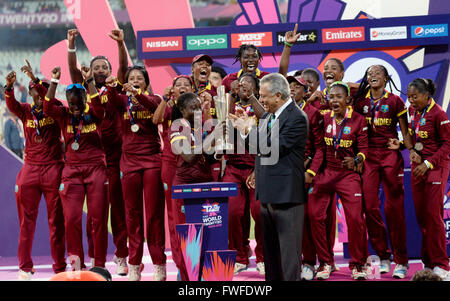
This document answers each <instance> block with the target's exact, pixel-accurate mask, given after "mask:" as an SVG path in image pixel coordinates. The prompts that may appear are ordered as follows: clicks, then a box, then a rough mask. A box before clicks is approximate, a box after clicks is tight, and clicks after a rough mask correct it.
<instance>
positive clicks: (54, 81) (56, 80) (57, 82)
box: [50, 78, 59, 84]
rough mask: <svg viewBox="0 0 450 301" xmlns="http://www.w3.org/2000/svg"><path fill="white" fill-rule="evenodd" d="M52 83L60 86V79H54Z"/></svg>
mask: <svg viewBox="0 0 450 301" xmlns="http://www.w3.org/2000/svg"><path fill="white" fill-rule="evenodd" d="M50 81H51V82H52V83H55V84H59V79H57V78H52V79H51V80H50Z"/></svg>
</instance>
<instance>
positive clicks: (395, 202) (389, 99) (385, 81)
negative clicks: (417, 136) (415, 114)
mask: <svg viewBox="0 0 450 301" xmlns="http://www.w3.org/2000/svg"><path fill="white" fill-rule="evenodd" d="M387 85H390V87H391V92H388V91H387V90H386V88H387ZM392 85H394V87H395V84H394V83H393V82H392V79H391V78H390V76H389V73H388V71H387V70H386V68H385V67H384V66H382V65H373V66H371V67H369V68H368V69H367V70H366V72H365V74H364V77H363V79H362V81H361V84H360V87H359V89H358V92H357V93H356V95H355V101H354V109H355V111H356V112H358V113H359V114H361V115H362V116H364V117H365V118H366V121H367V124H368V127H369V130H368V134H369V154H368V156H367V160H366V162H365V166H364V171H363V195H364V198H363V202H364V213H365V217H366V225H367V230H368V234H369V240H370V244H371V245H372V247H373V248H374V250H375V251H376V253H377V255H378V256H379V257H380V260H381V263H380V273H382V274H383V273H388V272H390V270H391V261H390V257H391V250H390V248H389V243H388V233H389V241H390V243H391V246H392V253H393V254H394V262H395V263H396V266H395V269H394V272H393V274H392V276H393V277H394V278H399V279H402V278H404V277H405V276H406V272H407V271H408V254H407V250H406V219H405V206H404V192H405V191H404V186H403V173H404V172H403V168H404V164H403V156H402V154H401V153H400V151H398V150H397V151H396V150H392V149H389V141H390V140H392V139H398V134H397V124H398V125H400V129H401V132H402V136H403V137H406V135H407V132H408V121H407V118H406V107H405V103H404V102H403V100H402V99H401V98H400V97H399V96H397V95H395V94H392ZM395 88H396V87H395ZM404 141H405V145H406V146H407V148H411V147H412V145H410V142H409V141H408V140H407V139H405V140H404ZM380 183H383V190H384V193H385V195H386V200H385V203H384V214H385V217H386V224H387V229H388V230H389V232H388V231H387V230H386V226H385V224H384V221H383V216H382V214H381V209H380V205H381V202H380V199H379V197H378V194H379V189H380Z"/></svg>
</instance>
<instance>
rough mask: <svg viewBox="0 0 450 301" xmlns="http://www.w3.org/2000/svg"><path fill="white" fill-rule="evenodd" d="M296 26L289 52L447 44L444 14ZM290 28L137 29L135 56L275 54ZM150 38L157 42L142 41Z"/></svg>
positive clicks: (312, 23)
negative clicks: (243, 49)
mask: <svg viewBox="0 0 450 301" xmlns="http://www.w3.org/2000/svg"><path fill="white" fill-rule="evenodd" d="M430 23H433V24H434V25H433V24H430ZM417 24H424V25H420V26H419V25H417ZM427 24H428V25H427ZM299 25H300V28H299V30H298V32H300V36H299V38H298V41H296V42H295V44H296V45H295V47H293V48H292V51H293V52H310V51H313V52H314V51H328V50H339V49H366V48H377V47H380V41H384V42H383V46H384V47H403V46H408V47H409V46H418V45H422V44H423V43H421V42H420V41H418V38H421V37H424V38H427V45H446V44H449V40H450V38H449V37H448V29H447V27H448V15H435V16H433V18H432V19H431V20H430V18H429V17H428V16H414V17H398V18H382V19H355V20H337V21H320V22H302V23H301V24H299ZM294 26H295V23H280V24H254V25H245V26H235V25H229V26H217V27H199V28H180V29H167V30H146V31H138V32H137V45H138V48H137V50H138V58H139V59H162V58H182V57H184V58H188V57H194V56H195V55H197V54H199V53H204V54H208V55H210V56H213V57H214V56H231V55H233V56H234V55H236V49H237V48H239V47H240V46H241V45H243V44H253V45H255V46H257V47H260V48H262V49H261V50H262V51H263V52H264V53H270V52H272V53H281V52H282V51H283V47H284V35H285V32H287V31H290V30H292V29H293V28H294ZM405 28H406V32H405ZM410 28H411V29H410ZM413 28H414V29H413ZM410 30H412V32H411V34H410V33H409V31H410ZM162 37H172V38H174V37H178V39H179V40H178V41H174V40H166V41H164V40H162V39H163V38H162ZM151 38H158V39H159V40H158V39H157V40H155V41H152V40H150V41H149V40H147V39H151ZM152 42H153V44H152ZM147 44H148V45H147ZM299 44H300V45H301V46H300V47H299V46H298V45H299Z"/></svg>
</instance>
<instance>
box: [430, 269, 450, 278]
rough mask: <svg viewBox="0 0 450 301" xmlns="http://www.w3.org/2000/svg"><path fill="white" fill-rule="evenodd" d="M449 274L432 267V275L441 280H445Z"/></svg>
mask: <svg viewBox="0 0 450 301" xmlns="http://www.w3.org/2000/svg"><path fill="white" fill-rule="evenodd" d="M449 273H450V272H449V271H446V270H444V269H442V268H440V267H438V266H436V267H434V269H433V274H435V275H438V276H439V277H440V278H441V279H442V280H445V279H446V278H447V277H448V275H449Z"/></svg>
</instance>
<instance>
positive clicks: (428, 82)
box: [408, 78, 436, 97]
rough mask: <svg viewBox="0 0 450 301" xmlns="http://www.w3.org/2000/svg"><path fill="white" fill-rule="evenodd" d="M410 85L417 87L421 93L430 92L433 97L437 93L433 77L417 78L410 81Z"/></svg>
mask: <svg viewBox="0 0 450 301" xmlns="http://www.w3.org/2000/svg"><path fill="white" fill-rule="evenodd" d="M409 87H415V88H416V89H417V90H418V91H419V92H420V93H421V94H425V93H427V92H428V94H429V97H432V96H433V95H434V93H436V84H435V83H434V81H433V80H432V79H429V78H428V79H425V78H416V79H414V80H413V81H412V82H410V83H409V85H408V88H409Z"/></svg>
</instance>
